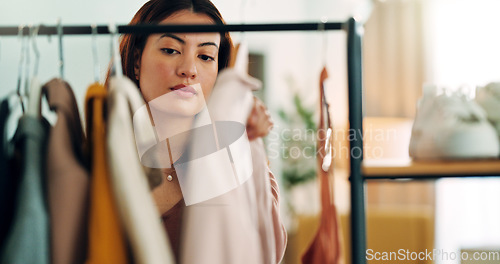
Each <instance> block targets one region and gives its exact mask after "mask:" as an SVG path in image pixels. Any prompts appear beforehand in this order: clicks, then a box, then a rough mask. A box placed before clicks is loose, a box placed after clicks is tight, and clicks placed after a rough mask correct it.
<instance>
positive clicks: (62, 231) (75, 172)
mask: <svg viewBox="0 0 500 264" xmlns="http://www.w3.org/2000/svg"><path fill="white" fill-rule="evenodd" d="M42 89H43V91H42V92H43V93H44V94H45V95H46V96H47V100H48V103H49V107H50V109H51V110H53V111H55V112H56V113H57V122H56V124H55V125H54V127H52V128H51V130H50V134H49V138H48V146H47V147H48V149H47V154H48V155H47V188H48V199H49V212H50V234H51V259H52V261H51V263H54V264H65V263H67V264H70V263H83V262H84V261H85V256H86V253H87V221H86V220H87V214H88V190H89V172H88V168H87V167H86V163H85V161H84V156H83V144H84V140H85V138H84V135H83V129H82V125H81V121H80V115H79V113H78V106H77V103H76V99H75V96H74V94H73V91H72V90H71V87H70V86H69V84H68V83H66V82H65V81H63V80H61V79H52V80H51V81H49V82H48V83H47V84H45V86H44V87H43V88H42Z"/></svg>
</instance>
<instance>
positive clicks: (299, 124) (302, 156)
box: [279, 93, 317, 189]
mask: <svg viewBox="0 0 500 264" xmlns="http://www.w3.org/2000/svg"><path fill="white" fill-rule="evenodd" d="M293 102H294V109H293V111H289V112H286V111H285V110H283V109H281V110H279V116H280V118H281V119H282V120H283V121H284V122H285V123H286V125H287V127H285V128H284V129H283V131H282V138H283V151H282V157H281V158H282V160H283V171H282V181H283V184H284V187H285V188H287V189H290V188H292V187H293V186H296V185H299V184H302V183H305V182H307V181H309V180H312V179H314V178H316V155H315V153H316V142H315V139H316V136H315V135H316V130H317V129H316V123H315V122H314V120H313V119H314V111H313V110H310V109H307V108H306V107H305V106H304V105H303V103H302V100H301V98H300V96H299V95H298V94H297V93H296V94H294V97H293Z"/></svg>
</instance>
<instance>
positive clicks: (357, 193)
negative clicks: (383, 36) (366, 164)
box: [347, 18, 366, 264]
mask: <svg viewBox="0 0 500 264" xmlns="http://www.w3.org/2000/svg"><path fill="white" fill-rule="evenodd" d="M361 31H362V28H361V25H360V24H359V23H358V22H357V21H356V20H355V19H354V18H351V19H349V21H348V22H347V72H348V90H349V91H348V96H349V139H350V142H349V143H350V148H349V149H350V153H349V154H350V178H349V179H350V181H351V254H352V263H353V264H364V263H366V258H365V251H366V226H365V205H364V181H363V175H362V171H361V163H362V161H363V82H362V45H361Z"/></svg>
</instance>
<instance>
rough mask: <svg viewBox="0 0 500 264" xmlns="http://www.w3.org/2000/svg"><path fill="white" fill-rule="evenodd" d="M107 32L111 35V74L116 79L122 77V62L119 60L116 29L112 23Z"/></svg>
mask: <svg viewBox="0 0 500 264" xmlns="http://www.w3.org/2000/svg"><path fill="white" fill-rule="evenodd" d="M108 30H109V32H110V33H111V56H112V59H113V66H112V69H113V70H112V72H111V74H113V73H114V75H115V76H116V77H123V70H122V62H121V58H120V50H119V48H118V36H117V34H116V33H117V31H118V30H117V28H116V25H115V24H114V23H110V24H109V25H108Z"/></svg>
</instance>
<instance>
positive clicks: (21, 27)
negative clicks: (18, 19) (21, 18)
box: [16, 25, 27, 114]
mask: <svg viewBox="0 0 500 264" xmlns="http://www.w3.org/2000/svg"><path fill="white" fill-rule="evenodd" d="M23 30H24V25H19V30H18V38H19V39H21V55H20V56H19V65H18V71H17V88H16V94H17V96H18V97H19V100H20V101H21V110H22V111H23V114H24V113H25V109H24V101H23V94H22V93H21V86H22V83H23V70H24V67H25V64H26V60H25V58H24V57H25V55H26V40H27V38H25V37H24V34H23Z"/></svg>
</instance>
